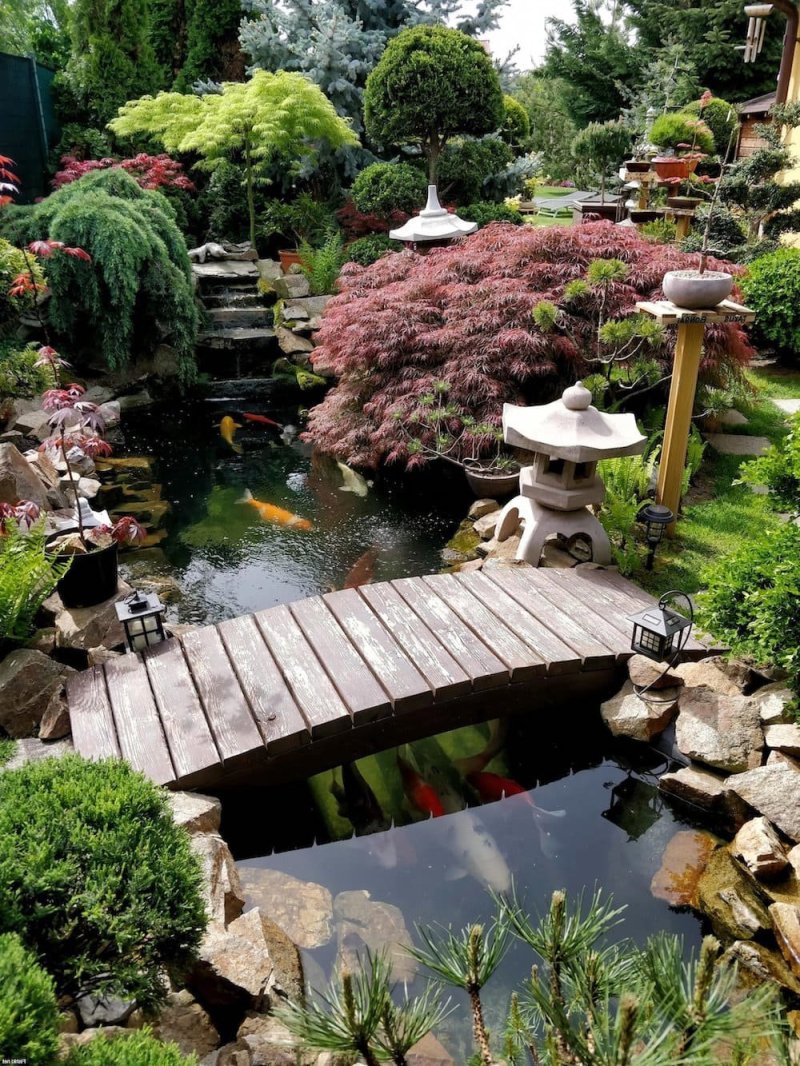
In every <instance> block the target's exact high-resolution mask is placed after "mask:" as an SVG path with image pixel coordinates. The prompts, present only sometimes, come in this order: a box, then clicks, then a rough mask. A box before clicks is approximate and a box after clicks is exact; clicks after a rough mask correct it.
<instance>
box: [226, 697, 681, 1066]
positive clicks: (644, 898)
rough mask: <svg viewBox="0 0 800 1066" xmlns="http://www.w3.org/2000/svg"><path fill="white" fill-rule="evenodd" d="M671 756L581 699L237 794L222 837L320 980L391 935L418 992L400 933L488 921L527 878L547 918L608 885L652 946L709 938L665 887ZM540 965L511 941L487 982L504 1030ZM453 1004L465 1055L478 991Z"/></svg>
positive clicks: (447, 1037) (522, 894) (402, 971)
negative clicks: (539, 716) (510, 1008)
mask: <svg viewBox="0 0 800 1066" xmlns="http://www.w3.org/2000/svg"><path fill="white" fill-rule="evenodd" d="M665 765H666V764H665V759H664V757H663V756H661V755H659V753H657V752H655V751H653V750H651V749H648V748H643V747H642V746H641V745H637V746H635V747H628V746H626V745H624V744H620V743H619V742H617V741H614V740H613V739H612V738H611V737H610V735H609V734H608V733H607V731H606V730H605V729H604V727H603V726H602V723H601V721H600V716H599V713H598V712H597V709H596V708H594V707H581V708H577V707H576V708H567V709H565V710H564V711H563V712H562V713H561V714H560V715H559V718H558V720H557V721H552V720H551V721H541V720H538V721H536V722H533V721H524V720H523V719H522V718H511V719H507V720H505V722H502V721H494V722H490V723H485V724H482V725H476V726H468V727H465V728H462V729H458V730H455V731H452V732H449V733H444V734H440V735H439V736H435V737H432V738H429V739H428V740H425V741H421V742H415V743H413V744H409V745H404V746H403V747H401V748H399V749H393V750H390V751H385V752H381V753H379V754H376V755H373V756H370V757H368V758H365V759H361V760H359V761H358V762H357V763H354V764H350V765H347V766H343V767H338V768H336V769H335V770H333V771H329V772H327V773H323V774H320V775H318V776H316V777H314V778H312V779H311V780H310V781H308V782H303V783H301V784H298V785H296V786H293V787H286V786H283V787H281V788H275V789H254V790H250V791H248V792H238V793H222V800H223V825H222V831H223V835H224V836H225V837H226V839H227V840H228V842H229V844H230V845H231V847H232V850H233V851H234V854H235V855H236V857H237V860H238V864H239V871H240V874H241V877H242V883H243V886H244V889H245V894H246V896H247V901H248V905H249V906H257V905H260V906H262V907H263V909H264V912H265V913H267V914H271V915H272V916H273V917H274V918H275V920H276V921H278V923H279V924H281V925H283V927H284V928H285V929H286V931H287V932H288V933H289V934H290V936H292V937H293V939H295V942H296V943H298V944H300V945H301V946H302V948H303V959H304V968H305V975H306V982H307V985H308V986H309V987H310V988H313V989H318V990H324V988H325V984H326V982H327V980H328V979H329V977H330V976H331V974H332V972H335V969H336V968H338V967H340V966H341V965H342V964H343V963H344V964H346V965H348V966H349V967H352V966H353V963H354V960H355V957H356V956H357V955H359V954H360V953H361V954H363V952H364V949H365V948H369V949H370V950H371V951H376V950H379V949H380V948H382V947H386V948H387V949H388V950H389V951H390V952H391V954H392V961H393V970H394V976H395V978H396V980H397V981H398V982H400V983H403V982H405V983H407V984H408V985H409V991H410V992H411V993H412V994H413V992H414V991H415V990H421V989H422V987H423V983H424V980H425V978H424V976H423V974H421V973H420V972H419V970H418V968H417V966H416V964H415V963H414V962H413V960H411V959H409V957H408V956H407V955H406V954H404V952H403V950H402V945H403V944H408V943H409V942H414V941H417V939H418V938H417V933H416V929H415V927H416V926H417V925H420V924H421V925H430V924H436V923H439V924H443V925H447V924H453V925H454V926H456V927H458V928H460V927H462V926H464V925H468V924H471V923H473V922H475V921H490V920H491V917H492V914H493V912H494V904H493V901H492V898H491V895H490V893H491V892H492V891H494V892H507V891H509V889H510V888H511V887H512V885H513V889H514V891H515V892H516V893H517V895H518V897H519V898H520V899H521V900H522V901H524V902H525V904H526V905H527V907H528V909H529V910H530V912H531V913H532V914H536V913H539V912H540V911H542V910H543V909H545V908H546V907H547V905H548V903H549V899H550V895H551V893H552V892H553V891H554V890H555V889H560V888H564V889H566V890H567V892H568V893H569V896H570V898H571V900H573V901H574V900H575V899H576V898H577V897H578V896H579V895H580V893H581V892H585V893H586V894H587V895H589V894H591V892H592V890H593V889H594V888H595V887H601V888H602V890H603V892H604V893H610V894H611V895H613V897H614V901H615V902H616V903H617V904H619V905H622V904H624V905H625V906H626V911H625V915H624V918H625V921H624V926H623V927H621V928H620V930H619V936H620V937H623V936H625V937H630V938H632V939H633V940H634V941H636V942H638V943H643V942H644V941H645V940H646V939H647V937H648V936H650V935H651V934H654V933H656V932H657V931H660V930H666V931H668V932H674V933H678V934H680V935H682V936H683V938H684V945H685V949H686V951H687V952H688V951H689V950H691V949H693V948H695V947H696V946H697V945H698V944H699V942H700V939H701V926H700V922H699V920H698V919H697V918H696V917H694V916H693V915H692V914H691V913H689V912H679V911H676V910H673V909H671V908H670V906H669V905H668V903H667V902H665V901H664V900H663V899H659V898H656V897H654V895H653V893H652V891H651V882H652V879H653V877H654V875H655V874H656V872H657V871H658V869H659V867H660V865H661V860H662V855H663V852H664V849H665V847H666V845H667V843H668V842H669V840H670V839H671V838H672V837H673V835H674V834H675V833H676V831H677V830H678V829H680V828H683V827H684V825H685V823H684V822H683V821H682V817H681V815H680V814H679V813H678V812H674V811H672V810H671V809H670V807H669V806H668V804H667V802H666V801H665V799H664V798H663V796H662V795H661V794H660V793H659V791H658V789H657V776H658V775H660V773H661V772H662V771H663V770H664V768H665ZM504 793H505V795H504ZM275 814H279V817H275V816H274V815H275ZM531 963H532V956H531V955H530V952H529V951H528V949H527V948H526V947H524V946H522V945H515V946H513V947H512V949H511V951H510V953H509V955H508V956H507V958H506V959H505V961H504V962H503V964H502V967H501V969H500V970H499V971H498V973H497V974H496V975H495V977H494V978H493V979H492V981H491V983H490V984H489V985H488V986H487V989H486V993H485V999H486V1007H487V1020H488V1023H489V1026H490V1028H491V1029H492V1030H494V1031H495V1032H501V1031H502V1028H503V1025H504V1021H505V1019H504V1017H503V1011H504V1009H505V1007H506V1006H507V1003H508V996H509V993H510V991H511V990H513V989H514V988H517V987H520V985H521V983H522V982H523V981H524V979H525V978H526V976H527V975H529V973H530V966H531ZM453 1000H454V1002H455V1003H457V1004H458V1010H457V1011H456V1012H455V1013H454V1014H453V1015H452V1016H451V1017H450V1018H448V1019H446V1020H445V1022H444V1023H443V1025H442V1027H441V1029H440V1030H439V1031H438V1032H437V1034H436V1035H437V1037H438V1039H439V1040H440V1041H441V1043H442V1044H443V1045H444V1047H445V1048H446V1050H447V1051H448V1052H449V1053H450V1054H451V1055H452V1056H453V1057H454V1060H455V1062H457V1063H462V1062H465V1061H466V1059H467V1057H468V1055H469V1051H470V1026H469V1016H468V1011H467V1005H466V999H465V997H461V996H459V994H458V993H457V992H456V993H454V995H453Z"/></svg>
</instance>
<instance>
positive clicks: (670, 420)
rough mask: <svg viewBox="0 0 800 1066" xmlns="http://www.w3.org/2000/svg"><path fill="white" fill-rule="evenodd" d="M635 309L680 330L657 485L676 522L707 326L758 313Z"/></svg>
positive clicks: (728, 303)
mask: <svg viewBox="0 0 800 1066" xmlns="http://www.w3.org/2000/svg"><path fill="white" fill-rule="evenodd" d="M636 310H637V311H639V312H640V313H641V314H645V315H650V316H651V317H652V318H655V319H656V321H658V322H660V323H661V324H662V325H665V326H677V327H678V337H677V341H676V344H675V361H674V363H673V369H672V383H671V385H670V390H669V403H668V406H667V420H666V424H665V426H664V444H663V447H662V449H661V460H660V462H659V464H658V483H657V486H656V503H659V504H661V505H662V506H664V507H666V508H668V509H669V510H670V511H671V512H672V514H673V517H674V519H677V515H678V511H679V509H680V505H681V486H682V484H683V470H684V467H685V465H686V448H687V445H688V443H689V431H690V429H691V425H692V412H693V410H694V399H695V393H696V391H697V377H698V373H699V371H700V359H701V357H702V353H703V334H704V333H705V329H706V326H709V325H714V324H716V323H720V322H740V323H747V322H752V321H753V319H754V318H755V311H751V310H750V309H749V308H747V307H742V305H741V304H737V303H734V302H733V301H732V300H723V301H722V303H720V304H718V305H717V306H716V307H712V308H710V309H708V310H695V309H692V310H688V309H687V308H684V307H677V306H676V305H675V304H674V303H672V302H671V301H669V300H658V301H654V302H640V303H637V304H636ZM674 532H675V521H674V520H673V521H672V522H670V523H669V525H668V526H667V533H668V534H669V535H670V536H671V535H673V534H674Z"/></svg>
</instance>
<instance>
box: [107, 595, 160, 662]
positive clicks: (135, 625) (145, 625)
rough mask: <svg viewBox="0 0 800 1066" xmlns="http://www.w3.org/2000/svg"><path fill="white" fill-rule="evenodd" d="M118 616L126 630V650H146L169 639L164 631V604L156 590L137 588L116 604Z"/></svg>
mask: <svg viewBox="0 0 800 1066" xmlns="http://www.w3.org/2000/svg"><path fill="white" fill-rule="evenodd" d="M114 608H115V610H116V612H117V618H118V619H119V620H120V622H122V628H123V629H124V630H125V643H126V648H125V651H126V652H128V651H133V652H136V651H144V649H145V648H149V647H151V645H153V644H160V643H161V641H162V640H166V639H167V634H166V633H165V632H164V617H163V616H164V604H163V603H162V602H161V600H160V599H159V598H158V596H157V595H156V594H155V592H150V593H144V592H139V591H138V590H135V591H134V592H132V593H131V594H130V596H126V597H125V599H124V600H122V601H121V602H120V603H116V604H114Z"/></svg>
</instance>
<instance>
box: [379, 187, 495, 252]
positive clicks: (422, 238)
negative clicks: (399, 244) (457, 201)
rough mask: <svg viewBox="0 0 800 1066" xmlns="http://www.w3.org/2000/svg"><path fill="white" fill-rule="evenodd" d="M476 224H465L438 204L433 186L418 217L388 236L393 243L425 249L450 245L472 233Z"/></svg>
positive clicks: (415, 216)
mask: <svg viewBox="0 0 800 1066" xmlns="http://www.w3.org/2000/svg"><path fill="white" fill-rule="evenodd" d="M477 228H478V223H477V222H465V221H464V219H463V218H459V217H458V215H455V214H453V213H452V212H451V211H448V210H447V209H446V208H444V207H442V205H441V204H440V203H439V194H438V192H437V191H436V186H435V185H429V186H428V202H427V204H426V205H425V207H423V209H422V210H421V211H420V213H419V214H418V215H414V217H413V218H410V219H409V220H408V222H406V224H405V225H404V226H401V227H400V228H399V229H393V230H391V231H390V232H389V236H390V237H391V239H392V240H393V241H405V243H406V244H413V245H414V246H420V245H422V246H423V247H425V248H431V247H439V246H441V245H445V244H450V242H451V241H453V240H455V238H456V237H464V236H466V235H467V234H469V233H474V232H475V230H476V229H477Z"/></svg>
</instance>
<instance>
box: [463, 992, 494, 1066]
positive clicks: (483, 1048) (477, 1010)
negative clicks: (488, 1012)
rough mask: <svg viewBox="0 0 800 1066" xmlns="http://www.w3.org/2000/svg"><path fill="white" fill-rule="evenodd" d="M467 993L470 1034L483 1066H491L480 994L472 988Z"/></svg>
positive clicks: (490, 1052)
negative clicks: (470, 1023) (470, 1011)
mask: <svg viewBox="0 0 800 1066" xmlns="http://www.w3.org/2000/svg"><path fill="white" fill-rule="evenodd" d="M468 991H469V1003H470V1007H471V1008H472V1034H473V1036H474V1037H475V1044H476V1045H477V1048H478V1053H479V1055H480V1057H481V1062H482V1063H483V1066H492V1050H491V1048H490V1047H489V1036H488V1034H487V1032H486V1023H485V1022H484V1020H483V1006H482V1005H481V996H480V992H478V990H477V989H472V988H471V989H469V990H468Z"/></svg>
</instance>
